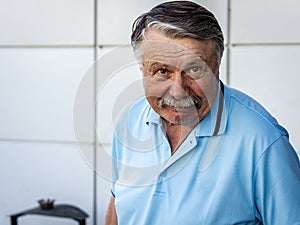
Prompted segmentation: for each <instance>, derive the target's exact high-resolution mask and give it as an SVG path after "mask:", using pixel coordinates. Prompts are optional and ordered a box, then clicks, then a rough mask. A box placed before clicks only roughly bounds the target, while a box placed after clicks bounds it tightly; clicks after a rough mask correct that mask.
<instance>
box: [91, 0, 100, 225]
mask: <svg viewBox="0 0 300 225" xmlns="http://www.w3.org/2000/svg"><path fill="white" fill-rule="evenodd" d="M97 39H98V0H94V70H93V72H94V74H93V75H94V97H93V98H94V99H93V100H94V106H96V101H97V90H98V79H97V58H98V40H97ZM97 125H98V117H97V107H94V146H93V149H94V154H93V155H94V158H93V203H92V204H93V225H97V220H98V217H97V208H98V207H97V206H98V204H97V200H98V195H97V188H98V185H97V150H98V144H99V143H98V138H97V127H96V126H97Z"/></svg>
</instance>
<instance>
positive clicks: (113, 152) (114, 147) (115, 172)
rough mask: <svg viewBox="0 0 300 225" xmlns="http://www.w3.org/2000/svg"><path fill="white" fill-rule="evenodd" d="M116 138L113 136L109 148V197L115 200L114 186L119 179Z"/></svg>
mask: <svg viewBox="0 0 300 225" xmlns="http://www.w3.org/2000/svg"><path fill="white" fill-rule="evenodd" d="M117 146H118V144H117V138H116V137H115V135H114V134H113V139H112V147H111V174H112V177H111V190H110V192H111V195H112V196H113V197H114V198H116V192H115V185H116V181H117V179H118V177H119V175H118V159H117V152H116V151H117Z"/></svg>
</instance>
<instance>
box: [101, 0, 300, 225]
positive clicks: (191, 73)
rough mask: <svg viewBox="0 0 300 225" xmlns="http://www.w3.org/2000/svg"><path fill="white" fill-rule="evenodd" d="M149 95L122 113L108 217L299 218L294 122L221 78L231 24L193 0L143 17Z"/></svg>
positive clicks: (138, 50) (110, 220)
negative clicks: (290, 127)
mask: <svg viewBox="0 0 300 225" xmlns="http://www.w3.org/2000/svg"><path fill="white" fill-rule="evenodd" d="M132 46H133V48H134V51H135V54H136V57H137V59H138V60H139V62H140V65H141V70H142V73H143V83H144V89H145V97H144V98H141V99H139V100H138V101H137V102H135V103H134V104H132V105H131V106H130V107H129V108H128V109H126V110H125V111H124V112H123V113H122V115H121V116H120V118H119V120H118V122H117V124H116V126H115V132H114V137H113V143H112V158H113V184H112V190H111V192H112V197H111V200H110V203H109V207H108V211H107V215H106V224H107V225H110V224H114V225H115V224H121V225H152V224H153V225H175V224H176V225H177V224H178V225H179V224H182V225H195V224H203V225H209V224H212V225H225V224H226V225H228V224H268V225H276V224H278V225H296V224H298V225H299V224H300V168H299V159H298V157H297V155H296V153H295V151H294V149H293V147H292V146H291V144H290V143H289V140H288V133H287V131H286V130H285V129H284V128H283V127H281V126H280V125H279V124H278V123H277V121H276V120H275V119H274V118H273V117H272V116H271V115H270V114H269V113H268V112H267V111H266V110H265V109H264V108H263V107H262V106H261V105H259V104H258V103H257V102H256V101H255V100H253V99H251V98H250V97H248V96H247V95H245V94H243V93H241V92H239V91H237V90H234V89H232V88H229V87H227V86H226V85H224V84H223V83H222V82H221V81H220V80H219V66H220V63H221V58H222V54H223V50H224V45H223V34H222V31H221V28H220V26H219V24H218V22H217V20H216V19H215V17H214V15H213V14H212V13H211V12H209V11H208V10H206V9H205V8H203V7H201V6H199V5H197V4H195V3H192V2H188V1H174V2H167V3H163V4H160V5H158V6H156V7H154V8H153V9H151V10H150V11H149V12H147V13H145V14H143V15H141V16H140V17H138V18H137V20H136V21H135V23H134V25H133V34H132Z"/></svg>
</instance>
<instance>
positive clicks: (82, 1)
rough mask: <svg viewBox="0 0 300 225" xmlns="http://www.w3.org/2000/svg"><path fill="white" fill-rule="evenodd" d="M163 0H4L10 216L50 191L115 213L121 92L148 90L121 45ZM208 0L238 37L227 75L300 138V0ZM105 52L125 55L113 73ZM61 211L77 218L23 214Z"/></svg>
mask: <svg viewBox="0 0 300 225" xmlns="http://www.w3.org/2000/svg"><path fill="white" fill-rule="evenodd" d="M159 2H161V1H156V0H147V1H140V0H128V1H120V0H110V1H104V0H98V1H97V0H51V1H50V0H43V1H40V0H27V1H22V0H9V1H8V0H0V3H1V7H0V31H1V34H0V103H1V104H0V112H1V114H0V115H1V116H0V179H1V187H0V190H1V191H0V224H1V225H5V224H7V225H8V224H9V222H10V221H9V215H10V214H12V213H15V212H18V211H20V210H22V209H26V208H28V207H33V206H35V205H36V200H38V199H40V198H44V197H51V198H55V199H56V201H57V203H70V204H75V205H77V206H79V207H81V208H82V209H84V210H85V211H86V212H88V214H89V215H90V217H89V219H88V222H87V224H88V225H92V224H93V225H96V224H97V225H98V224H99V225H101V224H103V223H104V216H105V208H106V205H107V200H108V198H109V195H110V193H109V185H110V184H109V172H108V170H107V168H108V164H109V162H108V161H109V157H108V155H107V154H106V151H108V149H109V148H110V135H111V129H112V128H111V124H112V119H111V118H113V119H114V118H115V117H116V115H117V113H118V112H119V110H120V107H119V108H118V105H117V104H116V103H120V104H121V105H122V104H125V103H126V101H128V100H132V99H134V98H135V97H136V96H138V95H140V94H141V93H142V89H141V86H140V83H139V81H140V74H139V71H138V66H137V65H136V64H134V63H132V62H133V61H132V58H131V57H132V56H128V57H127V54H128V55H130V54H131V50H130V48H129V47H128V46H127V47H126V46H125V47H123V48H122V49H119V48H116V47H118V46H120V45H127V44H129V37H130V31H131V24H132V22H133V20H134V19H135V18H136V17H137V16H138V15H139V14H140V13H142V12H144V11H146V10H148V9H150V8H151V7H152V6H154V5H155V4H157V3H159ZM196 2H199V3H200V4H203V5H204V6H206V7H207V8H209V9H210V10H212V11H213V12H214V13H215V15H216V17H217V18H218V19H219V21H220V23H221V25H222V28H223V31H224V34H225V37H226V38H225V40H226V53H225V56H224V59H223V63H222V68H221V78H222V79H223V80H224V81H225V82H226V83H227V84H229V85H231V86H233V87H235V88H238V89H241V90H243V91H245V92H246V93H248V94H250V95H251V96H253V97H254V98H256V99H257V100H258V101H259V102H261V103H262V104H263V105H264V106H265V107H266V108H267V109H268V110H269V111H270V112H272V113H273V115H274V116H275V117H276V118H277V119H278V120H279V121H280V122H281V123H282V124H283V125H284V126H285V127H286V128H287V129H288V131H289V132H290V137H291V141H292V143H293V145H294V146H295V148H296V149H297V150H300V139H299V135H300V120H299V117H298V115H299V114H300V104H299V102H300V92H299V89H298V84H299V82H300V76H299V75H298V59H299V58H300V31H299V29H297V27H298V26H297V25H298V21H300V14H299V13H298V8H299V6H300V3H299V2H298V1H296V0H284V1H283V0H272V1H271V0H265V1H259V0H252V1H250V0H245V1H241V0H224V1H220V0H198V1H196ZM96 59H98V61H97V62H98V64H97V65H98V66H97V67H96V66H95V63H94V62H95V60H96ZM105 60H112V61H113V62H114V65H115V66H116V67H114V65H112V69H113V72H114V73H113V75H112V76H108V74H107V73H104V71H106V69H107V68H103V65H102V62H105ZM118 60H119V61H118ZM107 71H111V69H110V68H108V70H107ZM95 74H97V76H94V75H95ZM94 99H96V100H97V105H95V104H94ZM111 112H113V113H111ZM94 128H95V129H94ZM100 144H103V145H100ZM53 221H54V222H55V224H61V225H67V224H74V221H70V220H68V219H60V218H58V219H54V218H44V217H39V216H27V217H23V218H21V219H20V223H22V224H24V225H26V224H27V225H29V224H32V225H38V224H49V225H50V224H54V222H53Z"/></svg>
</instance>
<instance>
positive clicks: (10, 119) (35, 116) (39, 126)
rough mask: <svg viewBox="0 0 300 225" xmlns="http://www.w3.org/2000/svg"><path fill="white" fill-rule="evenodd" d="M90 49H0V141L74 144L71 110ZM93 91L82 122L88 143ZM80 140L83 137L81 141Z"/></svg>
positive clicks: (87, 97) (91, 125)
mask: <svg viewBox="0 0 300 225" xmlns="http://www.w3.org/2000/svg"><path fill="white" fill-rule="evenodd" d="M92 53H93V50H92V49H0V70H1V82H0V90H1V95H0V102H1V104H0V111H1V117H0V124H1V126H0V137H1V138H9V139H16V138H17V139H32V140H56V141H61V140H63V141H73V140H75V137H74V132H73V118H72V117H73V104H74V100H75V96H76V92H77V88H78V86H79V84H80V81H81V79H82V77H84V75H85V73H86V72H87V71H88V68H89V66H90V65H91V63H92V57H93V54H92ZM92 87H93V85H92V82H90V87H89V90H87V91H86V92H85V97H86V99H88V100H89V101H87V103H86V105H85V108H82V111H83V112H85V114H84V116H83V117H82V118H81V120H82V122H81V123H83V122H84V124H85V127H83V126H82V128H85V131H86V132H85V135H84V136H83V137H81V140H83V141H90V142H91V141H92V138H93V130H92V127H93V124H92V119H93V114H92V99H93V88H92ZM81 136H82V135H81Z"/></svg>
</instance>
